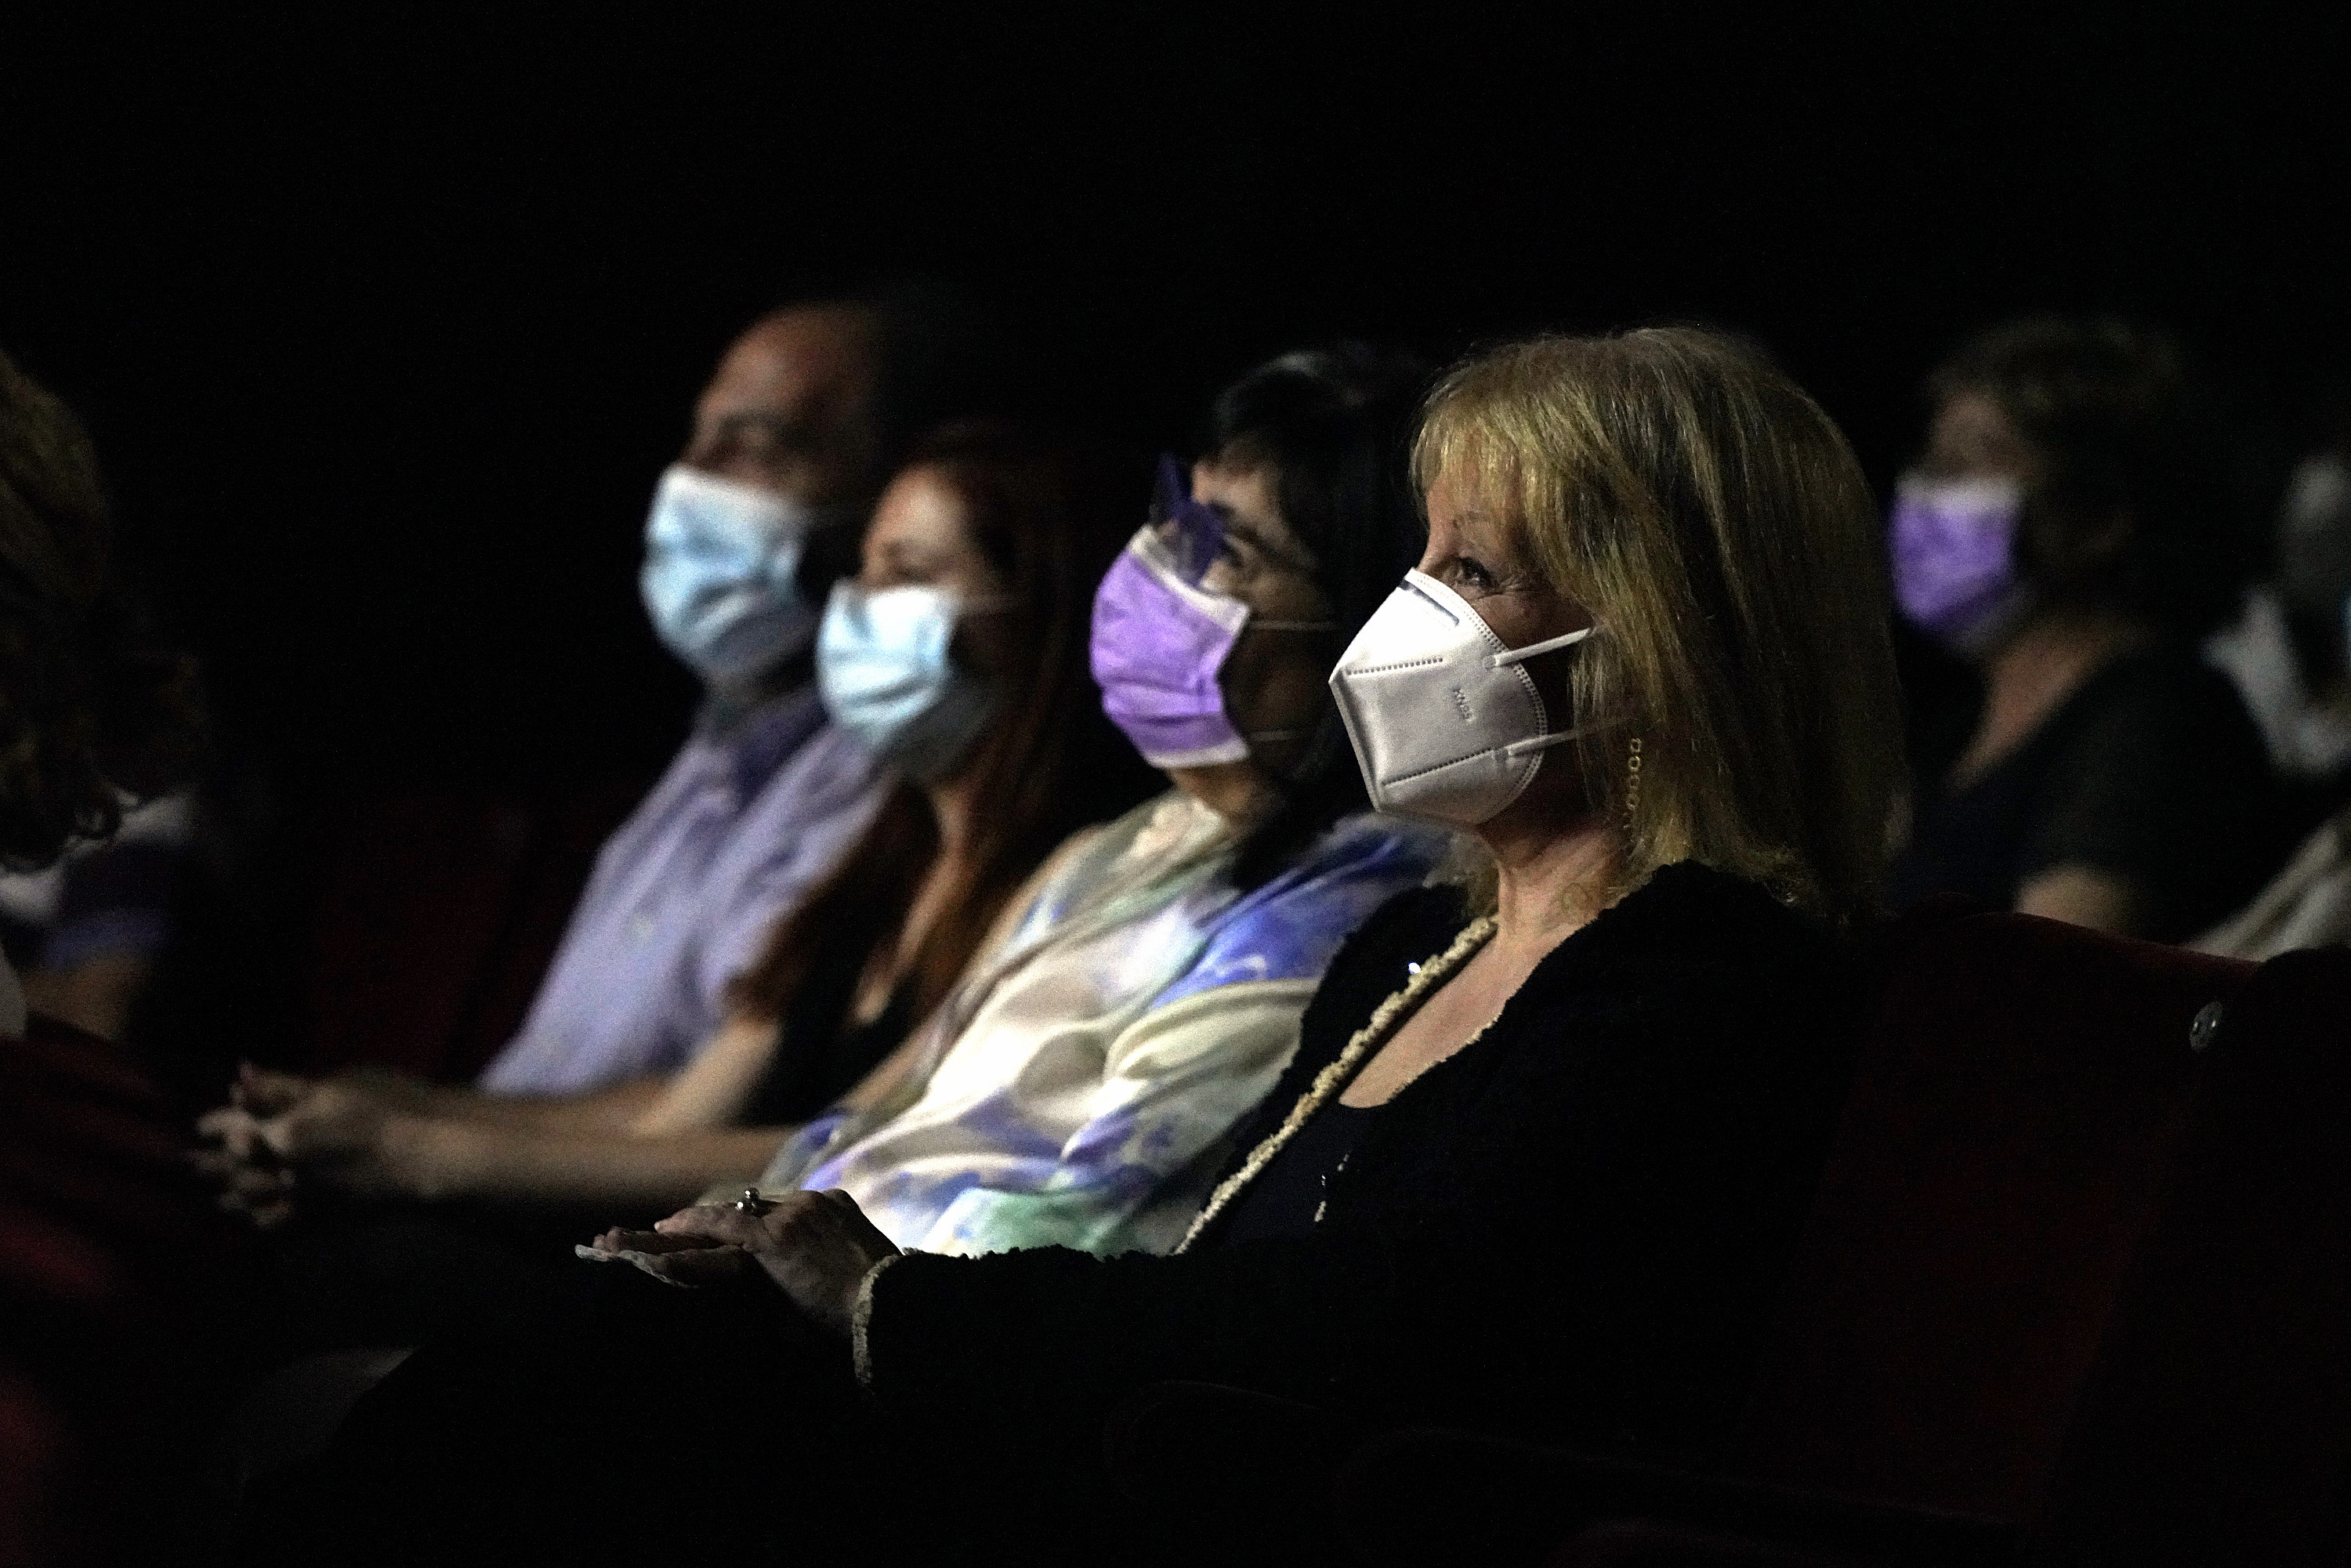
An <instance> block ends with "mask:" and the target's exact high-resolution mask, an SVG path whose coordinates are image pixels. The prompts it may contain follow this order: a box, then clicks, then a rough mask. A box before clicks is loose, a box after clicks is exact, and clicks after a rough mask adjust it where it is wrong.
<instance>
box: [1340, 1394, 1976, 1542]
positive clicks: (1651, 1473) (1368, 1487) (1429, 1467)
mask: <svg viewBox="0 0 2351 1568" xmlns="http://www.w3.org/2000/svg"><path fill="white" fill-rule="evenodd" d="M1331 1500H1332V1510H1333V1511H1334V1514H1335V1516H1336V1519H1337V1521H1338V1527H1339V1530H1340V1531H1341V1533H1342V1535H1343V1537H1344V1538H1345V1539H1346V1540H1347V1542H1348V1543H1349V1545H1350V1546H1351V1547H1352V1548H1353V1551H1354V1552H1356V1553H1357V1554H1358V1555H1360V1556H1361V1557H1362V1558H1363V1559H1364V1561H1366V1562H1371V1563H1384V1562H1395V1563H1405V1562H1412V1563H1428V1562H1430V1561H1433V1560H1448V1559H1449V1560H1459V1561H1483V1562H1493V1563H1508V1562H1522V1563H1532V1562H1539V1561H1541V1560H1542V1559H1543V1558H1544V1556H1545V1554H1546V1553H1547V1552H1550V1551H1552V1550H1554V1549H1559V1550H1564V1548H1563V1547H1562V1542H1573V1541H1574V1540H1576V1539H1577V1538H1578V1537H1579V1535H1580V1534H1582V1533H1583V1532H1585V1531H1593V1529H1594V1528H1595V1527H1601V1526H1605V1527H1606V1528H1607V1529H1609V1530H1613V1531H1618V1532H1619V1534H1621V1535H1624V1536H1625V1540H1624V1542H1621V1543H1620V1544H1619V1546H1617V1547H1615V1548H1611V1549H1614V1550H1618V1551H1620V1555H1619V1556H1618V1557H1616V1558H1610V1557H1606V1556H1593V1557H1591V1558H1590V1559H1589V1560H1590V1561H1592V1562H1595V1563H1601V1562H1624V1563H1637V1562H1641V1561H1643V1560H1644V1559H1643V1558H1641V1557H1640V1556H1639V1555H1637V1554H1629V1553H1632V1542H1633V1541H1634V1540H1635V1537H1634V1536H1632V1535H1630V1534H1628V1533H1626V1532H1629V1531H1632V1530H1633V1529H1634V1527H1635V1525H1636V1524H1637V1525H1638V1527H1639V1529H1640V1530H1642V1531H1647V1532H1648V1533H1647V1534H1646V1536H1641V1537H1638V1538H1637V1539H1640V1540H1646V1541H1648V1542H1652V1545H1651V1547H1650V1548H1647V1550H1650V1551H1651V1557H1650V1559H1649V1560H1650V1561H1655V1562H1658V1563H1666V1562H1674V1561H1677V1560H1678V1559H1677V1558H1675V1557H1673V1556H1671V1555H1660V1554H1658V1553H1659V1552H1660V1551H1661V1550H1662V1546H1661V1544H1659V1543H1662V1542H1665V1541H1667V1540H1668V1539H1672V1540H1676V1541H1679V1542H1682V1545H1681V1546H1680V1547H1679V1548H1677V1550H1682V1551H1684V1552H1686V1553H1687V1555H1688V1560H1689V1561H1691V1562H1698V1563H1708V1562H1721V1563H1726V1564H1728V1563H1742V1562H1744V1563H1757V1564H1762V1563H1773V1562H1777V1561H1779V1560H1780V1559H1776V1558H1773V1557H1771V1556H1770V1555H1763V1556H1756V1555H1753V1551H1754V1550H1757V1549H1763V1548H1770V1549H1771V1550H1776V1551H1778V1552H1782V1555H1783V1556H1784V1558H1785V1560H1786V1561H1787V1562H1788V1563H1813V1562H1818V1563H1840V1562H1854V1563H1905V1564H1916V1565H1918V1568H1928V1565H1933V1568H1984V1565H1990V1564H1995V1563H1998V1564H2005V1563H2012V1562H2013V1561H2014V1560H2015V1557H2016V1552H2017V1537H2016V1532H2015V1531H2014V1529H2013V1528H2012V1527H2011V1526H2009V1525H2007V1524H2005V1523H2003V1522H2001V1521H1993V1520H1986V1519H1980V1518H1976V1517H1972V1516H1969V1515H1961V1514H1949V1513H1937V1512H1930V1511H1922V1510H1913V1509H1907V1508H1898V1507H1893V1506H1889V1505H1886V1504H1883V1503H1876V1502H1870V1501H1867V1500H1860V1499H1855V1498H1848V1497H1839V1496H1835V1495H1833V1494H1828V1493H1817V1492H1806V1491H1801V1490H1794V1489H1791V1488H1786V1487H1780V1486H1774V1485H1771V1484H1770V1483H1767V1482H1763V1481H1758V1480H1753V1479H1747V1478H1744V1477H1739V1476H1733V1475H1726V1474H1719V1473H1709V1472H1708V1471H1704V1470H1699V1469H1687V1468H1682V1467H1677V1466H1673V1465H1665V1464H1654V1463H1644V1462H1639V1461H1635V1460H1630V1459H1619V1458H1604V1457H1601V1456H1596V1455H1590V1454H1579V1453H1574V1452H1572V1451H1568V1450H1564V1449H1558V1448H1537V1447H1534V1446H1532V1445H1529V1444H1521V1443H1514V1442H1510V1441H1507V1440H1504V1439H1501V1438H1496V1437H1484V1436H1480V1435H1478V1434H1475V1433H1468V1432H1456V1431H1447V1430H1443V1429H1438V1428H1407V1429H1405V1430H1400V1431H1394V1432H1386V1433H1383V1434H1380V1435H1379V1436H1377V1437H1372V1438H1371V1439H1369V1440H1368V1441H1366V1442H1364V1443H1363V1444H1361V1445H1359V1446H1358V1447H1357V1448H1356V1449H1355V1451H1354V1452H1353V1454H1351V1455H1350V1456H1349V1458H1347V1460H1346V1462H1345V1463H1344V1464H1343V1466H1341V1467H1340V1468H1339V1469H1338V1471H1337V1473H1336V1475H1335V1476H1334V1477H1333V1478H1332V1499H1331ZM1674 1532H1678V1533H1674ZM1704 1542H1714V1543H1715V1546H1714V1547H1712V1548H1708V1550H1711V1551H1713V1552H1714V1555H1711V1556H1709V1555H1708V1551H1707V1550H1701V1545H1702V1543H1704ZM1604 1544H1605V1542H1604V1541H1603V1542H1601V1543H1599V1544H1595V1545H1593V1547H1592V1548H1591V1550H1592V1551H1595V1552H1597V1551H1600V1550H1602V1546H1603V1545H1604ZM1734 1549H1737V1550H1746V1551H1748V1552H1749V1554H1748V1555H1746V1556H1744V1557H1742V1556H1740V1555H1737V1554H1736V1552H1735V1551H1734ZM1726 1552H1729V1553H1732V1554H1729V1555H1725V1554H1724V1553H1726ZM1583 1560H1584V1559H1577V1558H1573V1557H1570V1558H1563V1559H1561V1561H1563V1562H1575V1561H1583Z"/></svg>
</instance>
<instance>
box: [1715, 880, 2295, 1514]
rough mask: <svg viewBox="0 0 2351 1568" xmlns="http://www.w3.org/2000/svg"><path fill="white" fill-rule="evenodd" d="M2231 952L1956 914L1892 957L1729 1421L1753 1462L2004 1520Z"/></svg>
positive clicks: (2101, 1320)
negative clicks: (1744, 1389)
mask: <svg viewBox="0 0 2351 1568" xmlns="http://www.w3.org/2000/svg"><path fill="white" fill-rule="evenodd" d="M2251 975H2252V966H2250V965H2245V964H2239V963H2234V962H2231V961H2229V960H2225V959H2219V958H2210V957H2205V956H2200V955H2196V954H2190V953H2186V952H2182V951H2180V950H2179V949H2176V948H2170V947H2162V946H2155V945H2153V944H2149V943H2141V942H2126V941H2121V940H2118V939H2116V938H2113V937H2108V936H2100V935H2098V934H2097V933H2095V932H2091V931H2085V930H2083V929H2080V928H2078V927H2075V926H2071V925H2059V924H2057V923H2055V922H2053V921H2046V920H2036V919H2033V918H2032V917H2030V916H2027V915H1970V916H1967V917H1965V918H1961V919H1958V920H1953V921H1950V922H1949V923H1947V924H1945V925H1941V926H1940V927H1939V928H1938V929H1935V930H1933V931H1931V932H1929V933H1928V934H1927V935H1925V936H1921V937H1920V938H1918V939H1917V942H1916V943H1915V944H1914V945H1913V946H1911V947H1910V948H1909V950H1908V951H1907V953H1906V954H1904V955H1903V956H1900V957H1899V958H1898V959H1897V960H1896V963H1895V965H1894V967H1893V969H1892V972H1891V974H1890V975H1889V976H1888V978H1887V981H1886V991H1885V994H1884V997H1883V998H1882V999H1881V1002H1880V1004H1879V1007H1878V1010H1877V1013H1876V1019H1875V1020H1874V1022H1873V1024H1872V1026H1871V1029H1870V1031H1869V1034H1868V1037H1867V1038H1866V1040H1865V1043H1864V1046H1863V1049H1862V1051H1861V1055H1860V1060H1859V1062H1858V1065H1857V1070H1856V1072H1855V1081H1854V1087H1853V1092H1852V1097H1851V1099H1850V1100H1849V1102H1848V1103H1847V1105H1846V1109H1845V1117H1844V1126H1843V1128H1842V1130H1841V1132H1840V1134H1839V1136H1838V1140H1837V1144H1836V1145H1835V1150H1834V1154H1833V1155H1831V1157H1830V1162H1829V1166H1828V1169H1827V1172H1826V1174H1825V1176H1824V1178H1823V1183H1822V1186H1821V1191H1820V1194H1819V1196H1818V1197H1817V1198H1816V1199H1815V1201H1814V1206H1813V1217H1812V1220H1811V1223H1810V1225H1809V1227H1808V1228H1807V1231H1806V1235H1805V1238H1804V1241H1803V1244H1802V1251H1801V1253H1800V1254H1799V1257H1798V1260H1797V1263H1796V1267H1795V1270H1794V1271H1793V1274H1792V1278H1791V1282H1790V1286H1789V1291H1788V1294H1787V1297H1786V1302H1785V1309H1784V1317H1783V1319H1782V1324H1781V1330H1780V1334H1779V1337H1778V1342H1777V1346H1776V1349H1775V1351H1774V1353H1773V1354H1771V1357H1770V1359H1769V1360H1768V1361H1767V1362H1766V1364H1765V1366H1764V1369H1763V1372H1762V1375H1761V1379H1760V1380H1759V1382H1758V1385H1757V1387H1756V1390H1755V1393H1754V1396H1753V1397H1752V1399H1751V1401H1750V1410H1749V1416H1748V1423H1747V1429H1746V1431H1745V1432H1744V1433H1743V1434H1742V1438H1741V1447H1742V1448H1743V1450H1744V1455H1745V1464H1744V1466H1743V1467H1742V1468H1745V1469H1750V1471H1751V1473H1753V1474H1754V1475H1755V1476H1757V1477H1758V1478H1759V1479H1768V1480H1776V1481H1783V1482H1787V1483H1791V1484H1794V1485H1799V1486H1803V1487H1807V1488H1820V1489H1825V1490H1833V1491H1841V1492H1851V1493H1855V1494H1856V1495H1860V1496H1865V1497H1870V1498H1876V1499H1879V1500H1885V1501H1889V1502H1896V1503H1903V1504H1908V1505H1915V1506H1919V1507H1926V1508H1933V1509H1938V1510H1943V1511H1951V1512H1957V1513H1963V1514H1975V1515H1980V1516H1983V1517H1985V1518H1990V1519H2001V1520H2012V1519H2015V1518H2018V1517H2020V1515H2021V1514H2022V1512H2023V1511H2027V1510H2028V1509H2029V1508H2030V1507H2031V1505H2032V1502H2033V1500H2035V1499H2037V1498H2038V1497H2039V1496H2040V1495H2041V1494H2042V1492H2043V1489H2045V1487H2046V1486H2047V1484H2048V1481H2049V1478H2050V1475H2051V1473H2052V1471H2053V1468H2054V1467H2055V1465H2056V1463H2057V1459H2058V1453H2059V1449H2060V1447H2061V1445H2062V1444H2063V1442H2064V1434H2065V1430H2066V1424H2067V1419H2068V1417H2069V1416H2070V1415H2071V1413H2072V1410H2073V1407H2074V1401H2075V1399H2076V1398H2077V1397H2078V1396H2079V1393H2080V1390H2081V1388H2082V1385H2083V1383H2084V1380H2085V1377H2086V1376H2087V1375H2088V1373H2089V1368H2090V1365H2091V1364H2092V1362H2093V1361H2094V1360H2095V1358H2096V1356H2097V1354H2098V1349H2099V1345H2100V1343H2101V1341H2102V1339H2103V1336H2104V1334H2105V1328H2106V1322H2107V1319H2108V1317H2109V1315H2110V1314H2111V1312H2112V1311H2113V1308H2114V1302H2115V1300H2116V1293H2117V1292H2118V1291H2119V1290H2120V1289H2121V1286H2122V1282H2123V1279H2124V1276H2125V1274H2126V1271H2127V1270H2128V1269H2129V1267H2130V1264H2131V1261H2132V1260H2133V1259H2134V1257H2135V1256H2136V1255H2137V1250H2138V1248H2139V1246H2140V1244H2141V1242H2142V1241H2143V1240H2144V1239H2145V1238H2146V1237H2147V1232H2148V1230H2149V1228H2150V1227H2151V1226H2152V1225H2153V1224H2154V1222H2155V1218H2156V1213H2157V1209H2158V1205H2159V1203H2160V1200H2161V1197H2162V1193H2163V1189H2164V1182H2165V1178H2166V1176H2167V1173H2168V1170H2169V1168H2170V1166H2171V1161H2172V1157H2173V1155H2174V1152H2175V1150H2176V1148H2177V1145H2178V1142H2179V1135H2180V1132H2181V1129H2182V1127H2183V1125H2184V1124H2185V1119H2186V1115H2187V1111H2188V1105H2189V1099H2190V1096H2191V1094H2192V1092H2193V1090H2194V1088H2195V1085H2196V1082H2197V1080H2198V1078H2199V1075H2200V1073H2201V1071H2202V1069H2203V1067H2204V1063H2205V1061H2206V1057H2205V1053H2203V1052H2200V1051H2196V1050H2194V1049H2192V1048H2191V1045H2190V1041H2189V1034H2190V1030H2191V1028H2192V1027H2193V1020H2194V1019H2196V1017H2197V1016H2198V1014H2199V1012H2200V1011H2201V1010H2202V1009H2204V1008H2206V1007H2207V1006H2208V1005H2210V1004H2211V1003H2213V1002H2215V1001H2217V1000H2220V999H2222V998H2228V997H2231V996H2232V995H2234V994H2235V993H2236V992H2237V991H2238V990H2239V989H2240V988H2241V987H2242V986H2243V985H2244V984H2245V982H2246V981H2247V979H2248V978H2249V977H2251Z"/></svg>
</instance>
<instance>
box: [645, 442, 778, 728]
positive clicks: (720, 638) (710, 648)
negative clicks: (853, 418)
mask: <svg viewBox="0 0 2351 1568" xmlns="http://www.w3.org/2000/svg"><path fill="white" fill-rule="evenodd" d="M812 522H813V517H812V514H811V512H810V508H809V507H805V506H802V505H801V504H799V502H796V501H791V500H788V499H786V498H785V497H781V496H778V495H775V494H773V493H772V492H770V491H767V490H760V489H755V488H753V487H752V486H748V485H738V484H736V483H735V482H734V481H732V480H729V479H721V478H718V477H716V476H714V475H709V474H705V473H703V472H702V471H701V470H699V469H695V468H688V467H686V466H685V465H683V464H679V465H675V466H674V467H672V468H671V469H670V470H669V471H668V472H667V473H665V474H664V475H663V476H662V478H661V486H660V487H659V488H658V489H656V490H655V491H654V492H653V514H652V516H651V517H647V518H646V519H645V564H644V570H643V571H642V572H640V573H639V574H638V578H637V585H638V587H639V589H640V590H642V591H643V594H644V601H645V610H646V612H648V613H649V614H651V615H652V617H653V630H654V631H656V632H659V633H660V634H661V640H662V641H663V642H664V643H666V644H667V645H668V647H669V650H670V652H671V653H675V654H676V655H677V656H678V657H679V658H681V659H683V660H684V661H685V663H686V664H688V665H690V666H691V667H692V668H693V669H694V671H695V674H698V675H700V676H701V677H702V678H703V679H704V680H705V681H707V682H709V683H710V684H711V685H719V686H725V685H742V684H744V683H746V682H748V681H751V680H753V679H756V678H757V677H758V676H759V675H761V674H765V673H766V672H767V671H768V670H770V669H772V668H774V667H775V666H776V665H778V664H781V663H783V662H784V661H785V660H786V659H789V658H790V657H791V656H792V655H793V654H795V653H799V652H801V651H802V650H804V649H805V648H807V646H808V645H809V638H810V634H811V633H813V632H815V631H816V625H817V616H816V612H815V611H814V610H813V609H811V608H810V606H809V605H808V604H806V603H805V602H803V601H801V598H800V591H799V567H800V555H801V552H802V551H803V550H804V549H806V548H807V544H808V536H809V529H810V526H811V525H812Z"/></svg>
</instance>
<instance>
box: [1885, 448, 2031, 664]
mask: <svg viewBox="0 0 2351 1568" xmlns="http://www.w3.org/2000/svg"><path fill="white" fill-rule="evenodd" d="M2023 508H2024V497H2023V493H2022V491H2021V490H2019V489H2018V488H2017V486H2015V485H2014V484H2012V483H2011V482H2010V481H2008V480H2006V479H1928V478H1924V477H1921V476H1917V475H1915V474H1906V475H1904V476H1902V479H1901V481H1900V482H1899V483H1898V484H1897V485H1896V487H1895V495H1894V520H1893V530H1892V541H1891V542H1892V552H1893V564H1894V597H1895V600H1896V601H1897V602H1898V603H1899V604H1900V605H1901V606H1902V613H1903V614H1905V615H1907V616H1908V617H1909V618H1910V620H1911V622H1913V623H1914V624H1916V625H1917V627H1918V628H1919V630H1921V631H1923V632H1927V633H1928V635H1930V636H1932V637H1934V638H1935V639H1936V640H1937V641H1938V642H1941V643H1947V644H1949V646H1951V647H1954V648H1957V649H1959V650H1960V651H1962V652H1972V651H1973V650H1975V649H1977V648H1979V647H1980V646H1982V645H1983V644H1984V643H1986V642H1987V641H1989V640H1990V639H1991V637H1992V636H1993V635H1995V634H1996V633H1997V632H1998V630H1999V628H2000V627H2001V625H2003V624H2005V623H2006V622H2008V620H2009V618H2010V617H2011V615H2012V614H2013V613H2014V612H2015V609H2016V606H2017V604H2018V601H2019V599H2020V596H2021V586H2020V584H2019V583H2018V581H2017V577H2016V523H2017V518H2018V517H2019V516H2020V515H2021V514H2022V511H2023Z"/></svg>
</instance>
